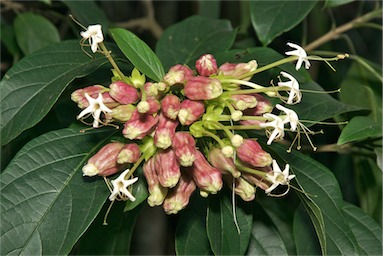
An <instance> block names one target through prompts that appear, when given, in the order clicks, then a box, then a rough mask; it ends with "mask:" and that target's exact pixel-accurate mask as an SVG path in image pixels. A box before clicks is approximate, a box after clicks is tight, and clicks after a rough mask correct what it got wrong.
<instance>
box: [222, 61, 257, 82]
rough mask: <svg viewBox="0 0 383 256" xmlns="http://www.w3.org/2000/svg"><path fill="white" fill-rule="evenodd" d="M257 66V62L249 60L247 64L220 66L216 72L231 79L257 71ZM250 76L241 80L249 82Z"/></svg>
mask: <svg viewBox="0 0 383 256" xmlns="http://www.w3.org/2000/svg"><path fill="white" fill-rule="evenodd" d="M257 67H258V64H257V61H255V60H251V61H249V62H248V63H238V64H233V63H225V64H222V65H221V66H220V67H219V68H218V70H219V72H220V73H222V74H223V75H225V76H232V77H235V78H237V77H241V76H243V75H245V74H247V73H250V72H253V71H255V70H256V69H257ZM250 78H251V76H250V75H249V77H246V78H244V79H243V78H242V80H250Z"/></svg>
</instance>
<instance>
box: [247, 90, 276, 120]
mask: <svg viewBox="0 0 383 256" xmlns="http://www.w3.org/2000/svg"><path fill="white" fill-rule="evenodd" d="M253 96H254V97H255V98H256V99H257V102H258V103H257V105H256V106H255V107H254V108H248V109H246V110H245V111H244V114H245V115H247V116H261V115H263V114H264V113H269V112H271V111H272V110H273V108H274V106H273V105H272V104H271V103H270V101H269V100H268V99H266V98H265V97H263V96H262V95H260V94H253Z"/></svg>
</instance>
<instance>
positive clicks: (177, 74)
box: [163, 64, 193, 85]
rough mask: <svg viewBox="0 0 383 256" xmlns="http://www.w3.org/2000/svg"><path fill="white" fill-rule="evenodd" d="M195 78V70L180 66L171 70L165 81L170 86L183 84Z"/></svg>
mask: <svg viewBox="0 0 383 256" xmlns="http://www.w3.org/2000/svg"><path fill="white" fill-rule="evenodd" d="M191 77H193V70H191V69H190V68H189V67H187V66H184V65H181V64H178V65H175V66H173V67H171V68H170V69H169V72H168V73H167V74H166V75H165V77H164V79H163V81H164V82H165V83H167V84H168V85H175V84H183V83H185V82H186V81H187V80H189V79H190V78H191Z"/></svg>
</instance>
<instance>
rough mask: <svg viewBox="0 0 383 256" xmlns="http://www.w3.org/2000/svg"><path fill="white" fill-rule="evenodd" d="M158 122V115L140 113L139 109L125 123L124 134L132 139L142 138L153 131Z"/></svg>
mask: <svg viewBox="0 0 383 256" xmlns="http://www.w3.org/2000/svg"><path fill="white" fill-rule="evenodd" d="M157 122H158V116H156V117H154V116H153V115H146V114H140V113H138V111H137V110H135V111H134V112H133V115H132V117H131V118H130V120H129V121H127V122H126V123H125V125H124V129H123V130H122V135H124V137H125V138H128V139H130V140H134V139H142V138H144V137H145V136H146V135H148V134H149V133H151V132H152V131H153V130H154V128H155V125H156V124H157Z"/></svg>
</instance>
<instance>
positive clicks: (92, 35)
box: [80, 24, 104, 52]
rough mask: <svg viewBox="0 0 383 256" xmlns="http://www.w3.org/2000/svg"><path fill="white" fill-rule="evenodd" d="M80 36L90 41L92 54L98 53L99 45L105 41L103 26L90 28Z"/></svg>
mask: <svg viewBox="0 0 383 256" xmlns="http://www.w3.org/2000/svg"><path fill="white" fill-rule="evenodd" d="M80 35H81V36H82V38H84V40H87V39H89V44H90V45H91V49H92V52H96V51H97V47H98V44H99V43H102V41H104V36H103V34H102V29H101V25H99V24H97V25H91V26H89V27H88V29H87V30H86V31H81V32H80Z"/></svg>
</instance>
